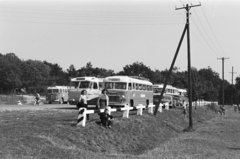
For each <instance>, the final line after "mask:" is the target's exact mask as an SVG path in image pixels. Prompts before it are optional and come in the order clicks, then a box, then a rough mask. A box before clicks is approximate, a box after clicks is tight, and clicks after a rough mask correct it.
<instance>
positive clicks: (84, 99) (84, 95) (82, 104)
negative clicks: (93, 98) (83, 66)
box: [77, 90, 89, 120]
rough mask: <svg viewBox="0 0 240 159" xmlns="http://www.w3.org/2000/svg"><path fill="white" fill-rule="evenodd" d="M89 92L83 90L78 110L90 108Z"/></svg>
mask: <svg viewBox="0 0 240 159" xmlns="http://www.w3.org/2000/svg"><path fill="white" fill-rule="evenodd" d="M87 100H88V98H87V91H86V90H82V91H81V95H80V97H79V100H78V104H77V107H78V108H86V109H87V108H88V104H87ZM87 120H89V114H87Z"/></svg>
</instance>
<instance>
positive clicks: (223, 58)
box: [218, 57, 229, 107]
mask: <svg viewBox="0 0 240 159" xmlns="http://www.w3.org/2000/svg"><path fill="white" fill-rule="evenodd" d="M225 59H229V58H225V57H222V58H218V60H222V106H223V107H224V60H225Z"/></svg>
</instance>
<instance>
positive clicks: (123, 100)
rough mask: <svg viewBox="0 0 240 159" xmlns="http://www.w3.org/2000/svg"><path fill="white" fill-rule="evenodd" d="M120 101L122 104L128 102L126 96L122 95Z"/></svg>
mask: <svg viewBox="0 0 240 159" xmlns="http://www.w3.org/2000/svg"><path fill="white" fill-rule="evenodd" d="M119 99H120V102H121V103H123V102H125V101H126V97H125V96H124V95H121V96H120V98H119Z"/></svg>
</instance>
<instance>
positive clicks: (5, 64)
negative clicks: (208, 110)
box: [0, 53, 240, 104]
mask: <svg viewBox="0 0 240 159" xmlns="http://www.w3.org/2000/svg"><path fill="white" fill-rule="evenodd" d="M0 74H1V76H0V89H1V90H6V89H11V90H17V89H19V90H20V89H23V88H24V90H26V91H27V92H29V91H30V90H43V91H44V90H45V89H46V88H47V87H48V86H53V85H69V82H70V79H71V78H73V77H79V76H95V77H107V76H112V75H128V76H142V77H146V78H148V79H149V80H150V81H151V82H152V83H154V84H155V83H164V80H165V78H166V77H167V75H168V69H165V70H162V71H160V70H158V69H155V70H152V69H151V68H150V67H148V66H146V65H144V64H143V63H142V62H134V63H133V64H129V65H126V66H124V67H123V70H122V71H120V72H117V73H115V72H114V71H113V70H111V69H105V68H98V67H93V65H92V64H91V62H88V63H87V64H86V66H83V67H81V68H79V69H76V68H75V67H74V65H73V64H72V65H70V66H69V68H68V69H67V70H66V71H65V70H63V69H62V68H61V66H59V65H58V64H52V63H50V62H47V61H38V60H21V59H20V58H19V57H18V56H16V55H15V54H14V53H7V54H1V53H0ZM187 76H188V72H187V71H179V68H177V67H174V68H173V71H172V73H171V75H170V78H169V80H168V84H170V85H172V86H174V87H177V88H187V87H188V82H187ZM224 88H225V89H224V92H225V93H224V95H225V97H224V98H225V103H229V104H231V102H232V100H233V102H234V103H237V102H240V101H239V98H240V77H237V78H236V85H233V86H232V85H231V84H229V82H227V81H224ZM192 89H193V91H192V92H193V94H192V95H193V100H194V101H196V100H198V99H204V100H208V101H216V100H217V101H219V102H220V103H221V101H222V79H220V77H219V74H218V73H217V72H215V71H213V70H212V69H211V68H210V67H208V68H203V69H200V70H197V69H196V68H194V67H192ZM232 93H233V99H232V96H231V94H232Z"/></svg>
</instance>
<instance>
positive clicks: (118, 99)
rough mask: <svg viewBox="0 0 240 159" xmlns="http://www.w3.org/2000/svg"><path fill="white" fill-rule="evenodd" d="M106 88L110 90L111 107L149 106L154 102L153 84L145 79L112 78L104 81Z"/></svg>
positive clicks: (108, 93)
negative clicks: (126, 105)
mask: <svg viewBox="0 0 240 159" xmlns="http://www.w3.org/2000/svg"><path fill="white" fill-rule="evenodd" d="M104 88H105V89H107V90H108V91H107V95H108V96H109V106H111V107H123V106H125V104H128V105H129V106H137V105H139V104H143V105H149V104H150V103H152V102H153V91H152V83H151V82H149V81H148V80H147V79H145V78H140V77H134V76H110V77H106V78H105V79H104Z"/></svg>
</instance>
